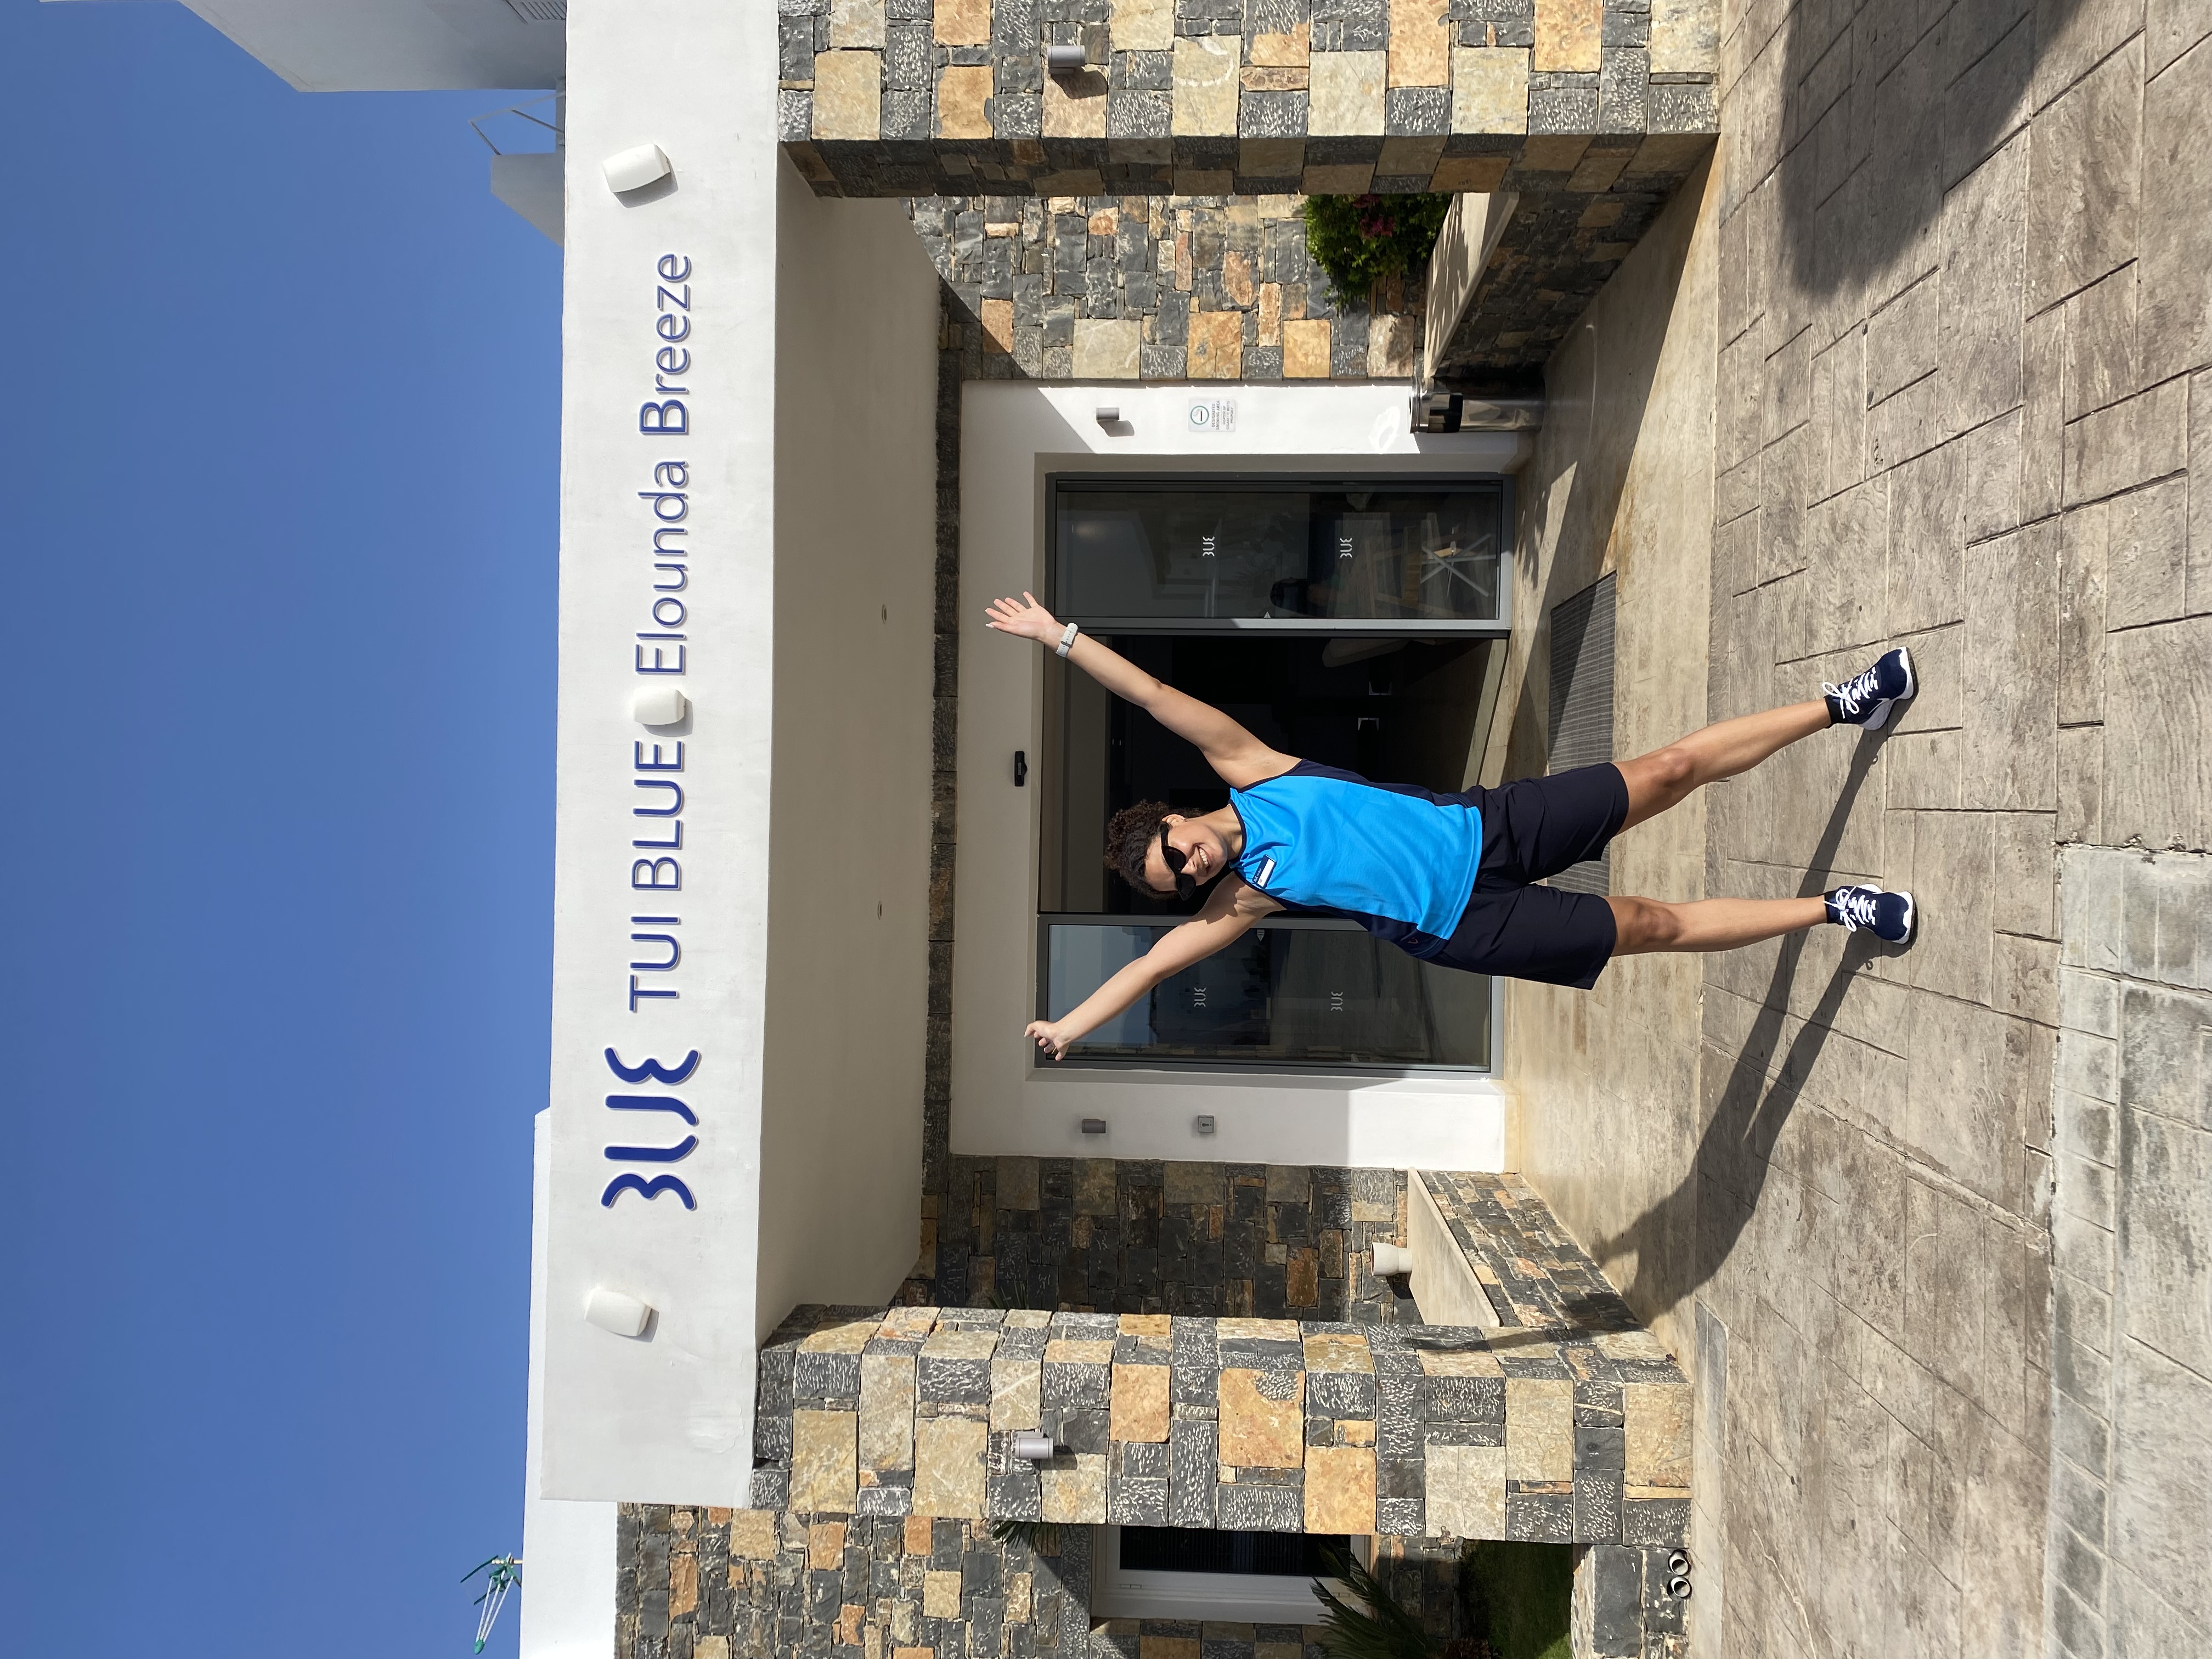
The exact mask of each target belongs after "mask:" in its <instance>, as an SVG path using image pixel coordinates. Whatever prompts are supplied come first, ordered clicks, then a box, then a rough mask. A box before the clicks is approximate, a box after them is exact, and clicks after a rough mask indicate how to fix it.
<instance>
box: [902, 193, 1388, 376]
mask: <svg viewBox="0 0 2212 1659" xmlns="http://www.w3.org/2000/svg"><path fill="white" fill-rule="evenodd" d="M912 207H913V213H914V222H915V230H916V231H917V232H918V233H919V234H921V240H922V245H923V246H925V247H927V249H928V250H929V256H930V258H931V259H932V260H933V261H934V262H935V264H936V265H937V271H938V275H939V276H942V277H943V278H944V279H945V283H946V285H947V287H948V288H949V289H950V290H951V294H952V295H953V296H954V298H955V299H956V300H957V303H958V307H959V312H960V313H961V314H960V319H959V322H958V323H957V325H956V326H957V327H959V328H960V329H961V330H962V331H963V340H962V346H963V358H962V361H963V368H964V369H965V372H966V374H967V377H968V378H969V379H970V380H1369V379H1373V380H1406V379H1407V377H1408V376H1410V375H1411V374H1412V373H1413V364H1414V362H1415V360H1416V354H1417V353H1418V352H1419V349H1420V344H1421V325H1422V313H1423V310H1424V308H1425V306H1426V304H1427V294H1426V290H1425V288H1424V286H1423V284H1422V283H1421V281H1420V280H1419V278H1418V277H1416V278H1414V279H1413V280H1412V281H1406V280H1402V279H1398V278H1393V279H1392V280H1390V281H1389V282H1387V283H1383V284H1382V286H1381V288H1380V289H1378V291H1377V292H1376V294H1375V295H1373V296H1372V305H1371V307H1370V305H1369V304H1368V303H1367V302H1366V301H1367V296H1361V300H1360V301H1359V302H1358V303H1354V304H1349V305H1346V306H1342V307H1340V306H1338V305H1337V304H1336V303H1334V301H1332V299H1331V297H1330V295H1329V285H1328V277H1327V276H1324V275H1323V274H1322V271H1321V269H1320V268H1319V267H1318V266H1317V265H1316V264H1313V263H1312V261H1311V260H1310V258H1308V256H1307V252H1306V228H1305V221H1304V217H1303V216H1302V214H1301V213H1300V198H1299V197H1295V196H1263V197H1235V198H1232V197H1210V196H1209V197H1188V196H1149V197H1148V196H1125V197H1112V196H1080V197H1075V196H1070V197H1033V196H969V197H927V198H924V199H922V200H920V201H916V202H915V203H914V204H912Z"/></svg>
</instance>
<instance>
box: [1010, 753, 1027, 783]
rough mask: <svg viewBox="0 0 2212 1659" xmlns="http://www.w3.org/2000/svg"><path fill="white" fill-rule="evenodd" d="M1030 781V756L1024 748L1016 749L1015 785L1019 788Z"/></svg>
mask: <svg viewBox="0 0 2212 1659" xmlns="http://www.w3.org/2000/svg"><path fill="white" fill-rule="evenodd" d="M1028 781H1030V757H1029V755H1028V752H1027V751H1026V750H1020V749H1017V750H1014V787H1015V788H1017V789H1019V788H1020V787H1022V786H1023V785H1024V784H1026V783H1027V782H1028Z"/></svg>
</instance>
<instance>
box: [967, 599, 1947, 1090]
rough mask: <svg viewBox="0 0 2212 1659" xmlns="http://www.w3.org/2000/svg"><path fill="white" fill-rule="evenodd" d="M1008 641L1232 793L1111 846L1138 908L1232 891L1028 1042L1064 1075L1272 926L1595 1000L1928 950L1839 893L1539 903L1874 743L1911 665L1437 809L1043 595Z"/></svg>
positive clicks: (998, 610)
mask: <svg viewBox="0 0 2212 1659" xmlns="http://www.w3.org/2000/svg"><path fill="white" fill-rule="evenodd" d="M990 626H991V627H992V628H994V629H997V630H998V631H999V632H1000V633H1002V634H1012V635H1017V636H1018V637H1020V638H1023V639H1029V640H1035V641H1037V642H1038V643H1039V644H1040V645H1049V646H1051V647H1054V650H1056V651H1057V652H1058V653H1059V654H1060V655H1061V656H1063V657H1066V659H1068V660H1069V661H1070V662H1072V663H1073V664H1074V665H1075V666H1077V667H1078V668H1080V669H1081V670H1083V671H1084V672H1085V673H1086V674H1088V675H1090V676H1091V678H1092V679H1094V680H1097V682H1098V684H1101V685H1103V686H1104V687H1105V688H1106V689H1107V690H1109V691H1111V692H1112V693H1114V695H1115V696H1118V697H1121V698H1124V699H1126V700H1127V701H1128V702H1133V703H1134V704H1136V705H1137V707H1138V708H1141V709H1143V710H1144V711H1145V712H1146V714H1150V715H1151V716H1152V718H1153V719H1154V720H1158V721H1159V723H1160V724H1161V725H1163V726H1166V727H1167V728H1168V730H1169V731H1170V732H1174V733H1175V734H1176V736H1177V737H1180V738H1184V739H1186V740H1187V741H1188V742H1190V743H1193V744H1196V745H1197V746H1198V748H1199V749H1200V751H1201V752H1202V753H1204V755H1205V756H1206V762H1207V763H1208V764H1209V765H1211V766H1212V768H1213V769H1214V771H1215V772H1217V773H1218V774H1219V775H1220V777H1221V781H1223V782H1224V783H1226V784H1227V785H1228V786H1229V804H1228V805H1226V806H1223V807H1219V808H1217V809H1216V810H1215V811H1211V812H1207V813H1204V814H1202V815H1200V816H1199V817H1185V816H1183V815H1182V813H1179V812H1170V811H1168V810H1167V808H1166V807H1164V806H1163V805H1160V804H1159V803H1158V802H1157V801H1140V802H1139V803H1138V804H1137V805H1134V806H1129V807H1125V808H1123V809H1122V810H1121V811H1119V812H1116V813H1115V815H1114V817H1113V819H1112V821H1111V822H1110V823H1109V824H1108V825H1107V829H1106V864H1107V867H1108V868H1109V869H1111V870H1113V871H1114V872H1115V873H1116V874H1117V875H1119V876H1120V877H1121V878H1122V879H1123V880H1124V881H1126V882H1127V883H1128V884H1129V885H1130V886H1132V887H1133V888H1135V889H1137V890H1139V892H1145V893H1150V894H1152V895H1153V896H1156V897H1160V898H1165V897H1168V896H1170V895H1172V896H1176V897H1179V898H1182V899H1183V900H1185V901H1188V900H1189V899H1190V898H1191V897H1192V896H1194V894H1195V893H1196V892H1197V890H1198V889H1199V888H1200V887H1202V886H1204V885H1205V884H1206V883H1207V882H1210V881H1212V880H1213V879H1214V878H1217V877H1222V876H1225V877H1227V878H1228V879H1226V880H1225V881H1223V882H1222V883H1221V884H1220V885H1219V886H1218V887H1216V888H1215V889H1214V890H1213V891H1212V893H1210V894H1208V895H1207V896H1206V902H1205V904H1204V905H1203V906H1201V907H1200V909H1199V912H1198V914H1197V915H1194V916H1193V917H1192V918H1191V919H1190V920H1189V921H1186V922H1184V923H1183V924H1182V926H1180V927H1176V928H1174V929H1172V930H1170V932H1169V933H1166V934H1164V936H1163V937H1162V938H1161V939H1160V940H1159V942H1158V944H1156V945H1153V946H1152V949H1151V950H1150V951H1147V952H1146V954H1145V955H1143V956H1142V957H1139V958H1138V959H1137V960H1136V961H1134V962H1133V963H1129V964H1128V966H1127V967H1125V968H1123V969H1121V970H1120V971H1119V972H1118V973H1116V974H1115V975H1114V976H1113V977H1112V978H1110V979H1109V980H1108V981H1106V982H1105V983H1104V984H1103V985H1102V986H1100V987H1098V988H1097V990H1096V991H1094V992H1092V993H1091V994H1090V995H1089V996H1088V997H1085V999H1084V1000H1083V1001H1082V1002H1080V1003H1079V1004H1078V1005H1077V1006H1075V1007H1074V1008H1073V1009H1071V1010H1070V1011H1069V1012H1067V1013H1066V1015H1064V1016H1063V1017H1062V1018H1059V1019H1054V1020H1044V1019H1041V1020H1036V1021H1034V1022H1032V1023H1031V1024H1030V1028H1029V1035H1030V1036H1032V1037H1033V1038H1035V1039H1036V1044H1037V1047H1038V1048H1042V1049H1043V1050H1045V1051H1046V1052H1047V1053H1048V1054H1050V1055H1051V1056H1052V1057H1053V1058H1054V1060H1058V1059H1059V1058H1060V1056H1062V1055H1063V1054H1066V1052H1067V1050H1068V1048H1069V1046H1070V1045H1071V1044H1073V1042H1076V1041H1077V1040H1079V1038H1081V1037H1082V1036H1085V1034H1086V1033H1088V1032H1090V1031H1091V1030H1095V1029H1096V1028H1097V1027H1098V1026H1100V1025H1102V1024H1104V1023H1105V1022H1106V1021H1108V1020H1109V1019H1111V1018H1113V1017H1114V1016H1115V1015H1116V1014H1118V1013H1120V1012H1121V1011H1122V1010H1123V1009H1124V1008H1127V1006H1129V1005H1130V1004H1131V1003H1133V1002H1134V1001H1136V1000H1137V999H1138V998H1139V997H1141V996H1144V995H1146V994H1148V993H1149V992H1150V991H1151V990H1152V987H1155V986H1157V985H1158V984H1160V983H1161V982H1162V981H1164V980H1166V979H1168V978H1169V977H1170V976H1171V975H1175V974H1176V973H1179V972H1181V971H1182V969H1186V968H1188V967H1190V966H1191V965H1192V964H1193V963H1198V962H1200V961H1203V960H1204V959H1205V958H1206V957H1210V956H1212V954H1213V953H1214V952H1215V951H1218V950H1220V949H1222V948H1223V947H1224V946H1225V945H1228V944H1229V943H1230V942H1231V941H1232V940H1233V939H1236V938H1237V936H1238V935H1240V934H1241V933H1243V932H1244V930H1245V929H1247V928H1248V927H1252V926H1253V925H1254V924H1255V923H1256V922H1259V921H1263V920H1265V919H1266V918H1267V916H1269V915H1273V914H1274V913H1276V912H1277V911H1282V910H1288V911H1293V912H1296V913H1297V914H1300V915H1329V916H1342V917H1347V918H1349V919H1350V920H1352V921H1357V922H1358V923H1360V924H1361V925H1362V926H1363V927H1365V928H1366V929H1367V931H1368V932H1369V933H1372V934H1374V935H1375V936H1376V938H1378V939H1388V940H1389V941H1390V942H1391V943H1392V944H1394V945H1398V946H1400V947H1401V949H1403V950H1405V951H1407V952H1408V953H1410V954H1411V955H1413V956H1415V957H1419V958H1420V959H1421V960H1422V961H1424V962H1433V963H1438V964H1440V965H1442V966H1443V967H1447V968H1462V969H1467V970H1468V972H1470V973H1477V974H1502V975H1507V976H1508V977H1510V978H1514V979H1528V980H1539V981H1543V982H1544V983H1546V984H1550V985H1571V986H1574V987H1577V989H1580V990H1584V991H1587V990H1588V989H1589V987H1591V986H1593V985H1595V984H1596V983H1597V976H1598V975H1599V974H1601V972H1603V971H1604V969H1605V965H1606V963H1607V962H1609V961H1611V960H1612V959H1613V957H1620V956H1631V955H1634V954H1636V953H1637V952H1639V951H1732V950H1734V949H1735V948H1736V947H1737V946H1738V945H1756V944H1757V943H1759V941H1760V940H1761V939H1773V938H1776V937H1778V935H1780V934H1784V933H1796V932H1798V931H1800V930H1801V929H1803V928H1807V927H1814V926H1817V925H1818V924H1820V923H1821V922H1833V923H1835V924H1837V925H1838V926H1839V927H1843V928H1844V930H1845V931H1846V932H1849V933H1857V932H1858V931H1859V930H1860V929H1861V928H1864V929H1866V930H1867V931H1868V932H1869V933H1873V934H1874V935H1875V937H1876V938H1877V939H1883V940H1885V941H1887V943H1889V944H1892V945H1902V944H1905V942H1907V941H1908V940H1909V939H1911V937H1912V927H1913V913H1912V895H1911V894H1910V893H1892V892H1887V891H1884V890H1882V889H1881V888H1879V887H1863V886H1851V887H1838V888H1837V889H1835V890H1833V891H1832V892H1829V893H1826V894H1824V895H1822V896H1820V897H1818V898H1795V899H1739V898H1713V899H1699V900H1696V901H1694V902H1690V903H1686V904H1671V903H1668V902H1666V901H1664V900H1661V899H1650V898H1600V897H1597V896H1595V895H1594V894H1589V893H1571V892H1567V891H1565V890H1561V889H1559V888H1556V887H1540V886H1537V885H1535V884H1536V883H1538V882H1541V881H1542V880H1543V879H1544V878H1546V877H1547V876H1554V875H1557V874H1559V872H1561V871H1562V870H1565V869H1566V868H1568V867H1569V866H1571V865H1576V864H1579V863H1581V862H1582V861H1583V860H1585V859H1592V858H1595V857H1596V856H1597V855H1598V854H1600V853H1601V852H1603V851H1604V850H1605V846H1606V843H1607V842H1609V841H1611V840H1612V839H1613V837H1614V836H1617V835H1619V834H1620V832H1621V831H1622V830H1623V829H1632V828H1633V827H1635V826H1636V825H1637V824H1639V823H1643V822H1644V820H1645V819H1646V818H1650V817H1656V816H1657V815H1658V814H1659V813H1661V812H1663V811H1666V810H1667V809H1668V807H1670V806H1674V805H1679V804H1680V802H1681V801H1683V800H1684V799H1686V798H1687V797H1688V795H1689V793H1690V792H1691V791H1692V789H1695V788H1697V787H1699V785H1700V784H1707V783H1713V782H1716V781H1719V780H1720V779H1723V778H1732V777H1735V775H1737V774H1738V773H1741V772H1747V771H1749V770H1750V769H1752V768H1753V767H1754V766H1756V765H1758V764H1759V762H1761V761H1763V760H1765V758H1766V757H1768V756H1769V755H1771V754H1772V753H1774V751H1775V750H1778V749H1781V748H1784V747H1785V746H1786V745H1788V744H1793V743H1795V742H1796V741H1797V739H1798V738H1803V737H1809V736H1810V735H1811V734H1812V733H1814V732H1820V731H1824V730H1826V728H1827V727H1829V726H1859V727H1861V728H1863V729H1864V730H1867V731H1872V730H1874V729H1875V727H1877V726H1881V724H1882V723H1883V722H1884V721H1885V720H1887V719H1888V718H1889V714H1890V710H1891V709H1892V708H1894V707H1895V706H1896V705H1897V704H1899V703H1900V702H1904V701H1905V699H1906V698H1908V697H1910V696H1912V694H1913V692H1914V691H1915V690H1917V689H1918V688H1917V684H1916V683H1915V681H1914V679H1913V677H1912V657H1911V653H1909V652H1907V651H1904V650H1902V649H1900V650H1896V651H1891V652H1889V653H1886V654H1885V655H1884V656H1883V657H1882V658H1881V659H1880V660H1879V661H1877V662H1876V663H1875V665H1874V666H1873V667H1871V668H1869V669H1867V670H1866V671H1864V672H1863V673H1860V674H1858V675H1857V676H1855V677H1853V678H1850V679H1849V680H1847V681H1845V682H1844V684H1841V685H1824V686H1822V687H1821V688H1820V689H1821V691H1822V692H1823V694H1824V695H1823V696H1821V697H1820V698H1817V699H1815V700H1814V701H1812V702H1799V703H1792V704H1790V706H1789V707H1787V708H1774V709H1769V710H1768V711H1767V712H1766V713H1765V714H1746V715H1743V716H1741V717H1740V718H1739V719H1736V720H1723V721H1721V722H1720V723H1719V724H1718V725H1717V726H1706V727H1705V729H1704V730H1703V731H1700V732H1692V733H1690V735H1689V736H1688V737H1686V738H1680V739H1678V740H1677V741H1675V742H1674V743H1671V744H1668V745H1667V746H1666V747H1665V748H1664V749H1656V750H1653V751H1652V752H1651V753H1650V754H1648V755H1644V756H1641V757H1638V758H1637V759H1635V760H1632V761H1624V762H1622V763H1620V764H1619V765H1617V766H1616V765H1614V764H1613V763H1611V762H1607V763H1602V764H1600V765H1597V766H1583V767H1577V769H1574V770H1573V771H1571V772H1560V773H1556V774H1554V775H1552V776H1550V777H1543V778H1522V779H1519V780H1517V781H1514V782H1511V783H1508V784H1504V785H1501V786H1500V787H1498V788H1496V789H1482V788H1474V789H1469V790H1467V791H1464V792H1463V793H1459V794H1455V795H1440V794H1437V793H1434V792H1432V791H1431V790H1427V789H1423V788H1419V787H1415V786H1413V785H1411V784H1399V783H1370V782H1369V781H1367V780H1366V779H1364V778H1363V777H1361V776H1359V775H1358V774H1357V773H1353V772H1346V771H1341V770H1340V769H1337V768H1335V767H1333V766H1321V765H1317V764H1316V763H1314V762H1312V761H1304V760H1300V759H1298V758H1297V757H1296V756H1293V755H1285V754H1281V753H1279V752H1278V751H1277V750H1273V749H1270V748H1268V747H1267V744H1263V743H1261V741H1260V740H1259V739H1258V738H1255V737H1254V736H1253V735H1252V734H1251V733H1250V732H1247V731H1246V730H1245V729H1244V728H1243V726H1239V725H1238V724H1237V722H1236V721H1235V720H1231V719H1230V718H1229V716H1228V715H1226V714H1223V713H1222V712H1221V711H1220V710H1219V709H1218V708H1209V707H1208V706H1207V705H1206V704H1205V703H1202V702H1199V701H1198V699H1197V698H1195V697H1191V696H1185V695H1184V694H1183V693H1182V692H1180V691H1178V690H1176V689H1175V688H1174V687H1173V686H1171V685H1164V684H1161V683H1160V682H1159V681H1158V680H1157V679H1155V678H1152V675H1150V674H1147V673H1146V672H1145V671H1144V670H1143V669H1141V668H1139V667H1138V666H1137V665H1135V664H1133V663H1132V662H1130V661H1129V660H1128V659H1127V658H1125V657H1123V656H1121V654H1120V653H1117V652H1115V651H1113V650H1111V649H1109V647H1106V646H1103V645H1101V644H1100V643H1099V642H1098V641H1096V640H1094V639H1091V638H1089V637H1087V636H1085V635H1083V634H1082V632H1081V631H1080V630H1079V629H1078V628H1077V627H1076V625H1075V624H1074V623H1068V624H1067V625H1066V627H1065V628H1063V627H1062V626H1061V625H1060V623H1058V622H1057V621H1055V620H1054V617H1052V615H1051V613H1050V612H1048V611H1046V610H1045V608H1044V607H1043V606H1042V605H1039V604H1038V603H1037V602H1036V599H1033V598H1031V597H1030V595H1029V594H1027V593H1024V594H1023V595H1022V597H1021V599H1019V600H1018V601H1017V600H1014V599H1000V600H998V601H997V602H995V603H994V604H993V605H992V606H991V607H990Z"/></svg>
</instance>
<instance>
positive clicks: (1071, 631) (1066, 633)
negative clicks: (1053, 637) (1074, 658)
mask: <svg viewBox="0 0 2212 1659" xmlns="http://www.w3.org/2000/svg"><path fill="white" fill-rule="evenodd" d="M1082 631H1083V630H1082V629H1079V628H1078V627H1077V626H1076V625H1075V624H1074V623H1068V625H1067V626H1066V629H1063V630H1062V631H1061V633H1060V643H1059V644H1058V645H1056V646H1054V647H1053V654H1054V656H1058V657H1064V656H1066V654H1067V653H1069V652H1071V651H1073V650H1074V649H1075V636H1076V635H1078V634H1079V633H1081V632H1082Z"/></svg>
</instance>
